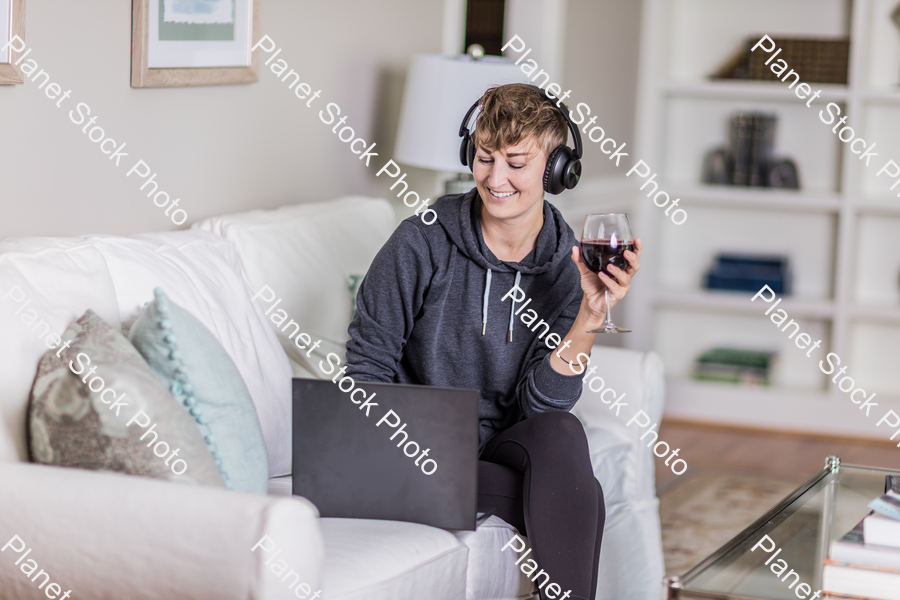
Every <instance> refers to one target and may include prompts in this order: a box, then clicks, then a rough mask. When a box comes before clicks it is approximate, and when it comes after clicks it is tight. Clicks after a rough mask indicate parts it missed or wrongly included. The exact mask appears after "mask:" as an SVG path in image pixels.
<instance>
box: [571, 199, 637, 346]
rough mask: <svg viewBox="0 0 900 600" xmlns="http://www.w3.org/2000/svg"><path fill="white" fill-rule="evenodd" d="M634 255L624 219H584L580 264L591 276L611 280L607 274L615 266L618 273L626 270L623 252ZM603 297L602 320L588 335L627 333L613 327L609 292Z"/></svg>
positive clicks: (609, 215)
mask: <svg viewBox="0 0 900 600" xmlns="http://www.w3.org/2000/svg"><path fill="white" fill-rule="evenodd" d="M626 250H631V251H632V252H633V251H634V236H633V235H632V234H631V223H630V222H629V220H628V215H623V214H617V213H605V214H597V215H588V216H586V217H585V218H584V227H582V229H581V260H583V261H584V264H585V265H587V268H588V269H590V270H591V271H593V272H594V273H599V272H600V271H601V270H602V271H603V272H604V273H606V274H607V275H609V276H610V277H612V278H613V279H615V277H614V276H613V274H612V273H610V272H609V271H608V270H607V267H608V266H609V265H615V266H616V267H619V268H620V269H622V270H627V269H628V261H627V260H625V256H624V254H625V251H626ZM605 293H606V318H605V319H604V321H603V325H602V326H601V327H600V329H592V330H590V331H588V333H628V332H630V331H631V330H630V329H625V328H623V327H617V326H616V325H614V324H613V322H612V318H611V316H610V307H609V289H607V290H606V291H605Z"/></svg>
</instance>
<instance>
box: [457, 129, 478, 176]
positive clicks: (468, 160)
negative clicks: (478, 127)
mask: <svg viewBox="0 0 900 600" xmlns="http://www.w3.org/2000/svg"><path fill="white" fill-rule="evenodd" d="M459 162H461V163H462V164H463V165H464V166H466V167H469V170H470V171H471V170H472V167H473V166H474V165H475V144H473V143H472V138H471V137H470V136H469V134H468V133H466V134H465V135H463V140H462V144H460V145H459Z"/></svg>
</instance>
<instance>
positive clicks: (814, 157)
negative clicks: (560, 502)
mask: <svg viewBox="0 0 900 600" xmlns="http://www.w3.org/2000/svg"><path fill="white" fill-rule="evenodd" d="M896 4H897V0H793V1H792V2H783V1H781V0H731V1H729V2H721V1H720V0H644V7H643V29H642V35H641V64H640V70H639V78H638V107H637V126H636V143H635V149H634V151H635V155H634V158H637V157H639V158H641V159H642V160H644V161H645V162H646V163H648V164H651V165H653V169H654V171H655V172H657V173H659V177H658V179H657V180H658V182H659V185H660V188H661V189H664V190H666V191H667V192H669V193H670V194H671V195H672V196H673V197H679V198H681V199H682V206H684V207H685V210H686V211H687V212H688V220H687V221H686V222H685V224H684V225H682V226H676V225H674V224H673V223H672V222H671V221H670V220H669V219H667V218H666V217H665V215H664V214H663V212H664V211H662V210H660V209H659V208H657V207H655V206H654V205H653V202H652V200H651V199H650V198H647V197H646V196H645V195H644V194H645V193H646V190H645V191H644V192H640V191H637V190H636V191H635V196H634V208H633V213H635V221H636V222H637V223H638V225H639V231H640V234H641V237H642V238H643V240H644V243H645V251H644V254H643V255H642V258H641V263H642V265H643V266H642V272H641V275H640V277H638V278H636V279H635V281H634V282H633V283H632V288H633V292H632V297H631V298H629V300H628V302H627V303H626V305H625V313H626V314H625V315H624V316H623V321H628V322H629V323H631V324H633V325H634V327H633V329H634V331H635V332H634V333H631V334H628V337H626V338H624V339H623V343H624V344H625V345H626V346H627V347H631V348H635V349H641V350H653V351H656V352H658V353H659V354H660V355H661V356H662V358H663V360H664V361H665V364H666V370H667V373H669V375H670V377H669V380H668V387H667V400H666V402H667V407H666V415H667V416H669V417H679V418H689V419H695V420H704V421H714V422H721V423H727V424H734V425H744V426H748V425H749V426H762V427H769V428H778V429H787V430H796V431H810V432H816V433H832V434H844V435H856V436H865V437H872V438H879V437H883V436H882V435H881V432H879V431H878V430H877V429H876V428H875V427H874V425H873V424H872V423H871V422H870V421H866V420H865V418H860V417H859V416H858V415H857V414H856V413H858V412H859V411H858V410H856V406H855V405H853V404H852V403H850V402H849V401H847V399H846V397H845V396H846V394H841V393H840V392H838V391H836V390H835V389H834V386H833V385H832V384H831V383H830V381H828V380H827V379H826V378H825V377H824V376H823V375H822V373H821V371H820V370H819V369H818V362H819V360H821V359H823V358H824V356H825V354H826V353H827V352H835V353H837V354H838V355H839V356H840V357H841V358H842V360H843V363H842V364H849V365H851V369H852V372H853V374H854V377H855V378H856V381H857V382H858V384H859V385H860V386H862V387H863V388H865V389H866V390H867V391H876V392H878V393H879V396H878V397H879V398H883V399H884V400H885V402H886V403H890V402H896V403H897V404H900V369H897V368H896V365H897V364H898V363H900V350H898V349H900V282H898V272H900V198H896V197H894V196H893V195H892V193H891V192H890V191H889V189H888V188H889V187H890V185H891V183H892V182H891V181H889V179H888V178H886V177H881V178H878V177H877V176H876V172H877V170H878V167H876V166H875V164H874V163H873V165H872V166H871V167H868V168H867V167H866V166H865V164H864V163H861V162H860V161H859V160H858V157H857V155H855V154H852V153H851V152H850V151H849V148H848V146H847V145H846V144H844V143H841V142H840V141H839V140H838V139H837V136H836V135H835V134H834V133H832V131H831V127H829V126H826V125H824V124H823V123H822V122H821V120H820V119H819V110H821V109H822V108H823V107H824V105H825V103H827V102H837V103H838V104H840V105H841V109H842V114H847V115H849V117H850V122H849V124H850V125H851V126H852V127H853V128H854V130H855V131H856V132H857V134H858V135H859V136H861V137H862V138H864V139H865V140H867V141H868V142H870V143H871V142H875V143H877V149H876V152H879V158H878V159H876V162H878V161H881V160H882V159H885V160H886V159H887V158H891V157H892V158H894V160H895V161H898V162H900V137H898V136H897V135H895V134H896V132H897V131H898V130H900V85H898V84H900V30H898V28H897V26H896V25H895V24H894V23H893V22H892V21H891V20H890V13H891V12H892V11H893V10H894V8H895V7H896ZM763 33H766V34H769V35H770V36H772V37H777V36H780V37H821V38H832V39H833V38H836V37H849V38H850V64H849V68H848V79H847V81H848V84H847V85H820V84H811V85H812V87H813V89H819V88H822V89H823V90H824V93H823V95H822V96H821V97H820V98H818V99H817V100H816V101H815V103H814V104H813V106H812V108H807V107H806V106H805V105H804V104H805V102H804V101H803V100H801V99H799V98H797V97H796V96H795V95H794V92H793V90H790V89H788V87H787V85H786V84H784V83H778V82H760V81H738V80H710V79H709V78H708V76H709V75H710V74H711V73H713V72H715V71H716V70H717V69H718V68H719V66H720V65H721V64H723V63H724V62H725V61H726V60H727V59H728V57H729V56H730V55H731V54H732V53H733V52H734V51H735V50H736V49H738V48H740V47H741V45H742V44H743V43H744V42H745V40H747V39H749V38H750V37H754V36H755V37H757V39H758V37H759V36H760V35H761V34H763ZM792 66H793V65H792ZM801 81H805V79H804V78H803V74H802V73H801ZM740 110H761V111H765V112H769V113H774V114H776V115H777V117H778V123H777V129H776V139H775V149H774V153H775V154H776V155H777V156H781V157H789V158H791V159H793V160H794V161H795V162H796V163H797V165H798V168H799V171H800V180H801V185H802V186H803V189H802V190H801V191H797V192H792V191H785V190H768V189H752V188H731V187H729V186H708V185H703V184H702V183H701V181H700V180H701V173H702V166H703V160H704V157H705V155H706V153H707V152H709V151H710V150H711V149H713V148H715V147H721V146H723V145H725V143H726V140H727V132H728V119H729V117H730V115H731V114H733V113H735V112H737V111H740ZM881 164H882V163H879V166H880V165H881ZM636 183H637V184H638V185H637V186H635V187H639V185H640V182H636ZM896 191H897V190H895V192H896ZM727 251H732V252H742V253H759V254H783V255H787V256H789V258H790V261H791V266H792V271H793V275H794V292H795V295H793V296H789V297H786V298H785V299H784V300H783V302H782V303H781V304H780V305H779V308H783V309H784V310H785V311H786V312H787V313H788V314H789V315H790V317H791V318H796V319H797V320H798V321H802V324H801V330H802V331H804V332H806V331H808V332H809V334H810V335H811V336H813V339H817V340H818V339H822V340H823V343H822V347H821V348H820V350H818V351H817V352H816V353H815V354H813V356H812V357H807V356H805V353H804V352H803V351H801V350H799V349H797V348H795V347H794V345H793V343H792V341H791V340H789V339H787V336H786V335H785V334H784V333H783V332H781V331H780V330H779V329H778V328H777V327H776V326H775V325H774V324H773V323H772V322H770V320H769V318H768V317H766V316H765V315H764V314H763V313H764V312H765V308H763V307H762V306H758V305H759V302H756V303H751V302H750V297H751V296H752V294H740V293H736V294H734V293H722V292H710V291H707V290H704V289H702V281H703V273H704V272H705V270H706V268H707V267H708V266H709V265H710V264H712V262H713V259H714V257H715V255H716V254H717V253H719V252H727ZM639 325H642V326H639ZM712 347H736V348H748V349H766V348H768V349H771V350H776V351H777V352H778V353H779V361H780V365H779V366H778V368H777V371H778V373H779V375H778V377H779V379H778V380H777V381H775V380H774V379H773V385H772V386H771V387H768V388H762V387H759V388H744V387H740V386H733V385H727V384H713V383H709V382H701V381H695V380H693V379H691V378H690V374H691V370H692V365H693V361H694V359H695V358H696V357H697V356H698V355H699V354H700V353H702V352H703V351H705V350H708V349H709V348H712ZM870 388H871V390H870ZM897 412H900V408H898V411H897Z"/></svg>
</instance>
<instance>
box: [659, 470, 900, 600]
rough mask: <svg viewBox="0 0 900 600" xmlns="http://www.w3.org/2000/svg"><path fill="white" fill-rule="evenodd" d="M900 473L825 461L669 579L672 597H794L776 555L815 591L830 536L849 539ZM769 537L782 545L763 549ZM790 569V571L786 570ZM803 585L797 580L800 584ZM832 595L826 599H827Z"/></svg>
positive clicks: (707, 599)
mask: <svg viewBox="0 0 900 600" xmlns="http://www.w3.org/2000/svg"><path fill="white" fill-rule="evenodd" d="M885 475H900V471H894V470H890V469H879V468H874V467H861V466H856V465H842V464H841V459H840V458H838V457H837V456H829V457H828V458H826V459H825V468H824V469H822V470H821V471H819V472H818V473H817V474H816V475H814V476H813V477H812V478H810V480H809V481H807V482H806V483H804V484H803V485H801V486H800V487H799V488H797V489H796V490H794V492H792V493H791V494H790V495H788V497H787V498H785V499H784V500H782V501H781V502H779V503H778V504H777V505H776V506H775V507H774V508H772V509H771V510H770V511H769V512H767V513H766V514H765V515H763V516H762V517H760V518H759V519H757V520H756V522H755V523H753V524H752V525H750V526H749V527H747V528H746V529H745V530H744V531H742V532H741V533H739V534H738V535H737V536H735V537H734V538H733V539H732V540H731V541H730V542H728V543H727V544H725V545H724V546H722V547H721V548H719V549H718V550H717V551H716V552H714V553H713V554H712V555H710V556H709V557H707V558H706V559H704V560H703V561H702V562H700V564H698V565H697V566H695V567H694V568H692V569H691V570H689V571H688V572H687V573H685V574H684V575H682V576H681V577H667V578H666V580H665V586H666V598H668V599H676V598H678V599H693V598H697V599H701V598H702V599H704V600H712V599H723V600H735V599H738V600H739V599H746V600H750V599H752V600H782V599H783V600H789V599H794V600H797V598H800V597H802V596H800V595H798V594H796V593H795V592H796V591H797V586H794V587H793V589H789V588H788V583H791V582H793V581H795V580H794V577H793V576H791V578H790V579H789V580H788V583H785V582H782V581H781V579H780V578H779V577H778V576H776V575H775V573H774V572H773V571H771V570H770V567H771V565H773V564H776V561H777V560H778V559H783V560H784V561H785V562H787V563H788V566H789V569H793V570H794V571H796V572H797V573H799V575H800V582H805V583H808V584H809V586H810V587H811V588H812V593H810V594H809V596H808V597H809V598H812V597H813V594H814V593H815V592H816V591H818V590H820V589H821V587H822V562H823V561H824V560H825V558H826V557H827V556H828V550H829V548H830V546H831V542H832V540H835V539H838V538H841V537H843V535H844V534H845V533H847V532H848V531H850V530H851V529H852V528H853V527H854V526H855V525H856V524H857V523H859V522H860V521H861V520H862V518H863V517H865V516H866V515H867V514H868V513H869V510H870V509H869V507H868V504H869V502H871V501H872V500H873V499H874V498H877V497H878V496H880V495H882V494H883V493H884V476H885ZM766 535H768V536H769V538H770V539H771V540H773V541H774V542H775V543H776V545H777V548H781V549H782V551H781V552H780V553H779V554H778V555H777V558H775V561H770V565H768V566H767V565H766V564H765V563H766V561H767V560H769V559H770V557H772V556H773V554H774V553H775V550H773V551H771V552H768V553H767V552H764V550H766V549H768V547H770V544H769V543H768V542H766V543H765V544H764V545H763V546H762V547H759V548H757V549H756V550H755V551H752V552H751V548H753V547H754V546H755V545H756V544H757V543H758V542H759V541H760V540H761V539H763V536H766ZM786 572H787V571H785V573H786ZM798 585H799V584H798ZM827 597H828V596H827V595H824V596H820V598H827Z"/></svg>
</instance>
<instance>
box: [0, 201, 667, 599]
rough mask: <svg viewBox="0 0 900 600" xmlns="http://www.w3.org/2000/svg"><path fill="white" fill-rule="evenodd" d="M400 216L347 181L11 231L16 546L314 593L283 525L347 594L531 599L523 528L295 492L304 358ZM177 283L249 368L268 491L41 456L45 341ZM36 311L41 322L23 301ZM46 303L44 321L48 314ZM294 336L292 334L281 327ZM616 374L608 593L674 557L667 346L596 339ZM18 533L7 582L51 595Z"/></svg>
mask: <svg viewBox="0 0 900 600" xmlns="http://www.w3.org/2000/svg"><path fill="white" fill-rule="evenodd" d="M395 225H396V221H395V217H394V213H393V210H392V209H391V207H390V205H389V204H388V203H387V202H386V201H384V200H375V199H367V198H345V199H341V200H337V201H334V202H329V203H322V204H307V205H296V206H288V207H284V208H282V209H279V210H277V211H253V212H250V213H244V214H239V215H231V216H224V217H219V218H214V219H210V220H208V221H207V222H204V223H201V224H199V226H197V227H195V228H194V229H193V230H190V231H182V232H173V233H158V234H146V235H140V236H133V237H131V238H121V237H113V236H81V237H76V238H29V239H11V240H5V241H2V242H0V332H2V334H3V335H2V337H0V547H2V546H3V545H5V544H6V543H7V541H8V540H10V539H12V538H13V536H19V538H20V539H22V540H23V541H24V543H25V544H27V546H28V548H31V549H32V552H31V553H30V555H29V558H32V559H34V560H35V561H36V562H37V563H38V564H39V566H40V567H41V568H42V569H45V570H46V571H47V572H48V573H50V575H51V581H54V582H59V584H60V586H62V589H63V591H65V590H70V589H71V590H72V593H71V598H73V599H77V598H91V599H94V600H102V599H107V598H108V599H113V598H116V599H118V598H128V599H129V600H143V599H148V600H149V599H151V598H152V599H160V598H165V599H167V600H178V599H184V600H203V599H207V598H209V599H210V600H212V599H215V600H231V599H234V600H246V599H266V600H268V599H281V598H296V597H298V596H295V595H294V593H293V592H292V591H290V590H289V589H288V585H287V584H286V583H283V582H282V581H280V580H279V579H277V578H276V577H275V576H274V574H273V573H272V572H271V570H270V569H269V568H268V567H267V566H266V564H265V561H266V560H267V559H268V558H269V556H267V555H266V554H265V553H263V552H261V551H256V552H252V551H251V548H252V547H253V546H254V545H256V544H257V542H259V541H260V539H262V538H263V536H269V539H270V540H271V543H272V544H273V545H274V546H277V548H278V549H279V550H281V552H280V554H279V558H280V559H284V561H285V562H286V563H287V564H288V565H289V566H290V568H292V569H293V570H294V571H295V572H297V573H298V574H299V575H300V581H302V582H304V583H306V584H307V585H308V586H309V587H310V588H311V589H312V590H320V589H321V590H322V595H321V597H322V598H326V599H328V600H357V599H359V600H363V599H365V600H373V599H375V600H382V599H383V600H398V599H410V600H463V599H467V600H482V599H483V600H488V599H497V600H500V599H503V600H507V599H508V600H512V599H517V598H528V597H529V596H531V594H532V587H531V583H530V582H529V581H528V580H527V579H525V577H524V576H523V575H522V574H521V573H519V572H518V570H517V567H516V566H515V565H514V564H513V561H514V559H515V558H514V557H513V555H512V553H510V552H506V553H502V554H501V552H500V548H501V547H502V545H503V544H505V543H506V542H507V541H508V540H509V539H510V538H511V536H512V535H513V534H514V533H515V532H514V530H512V528H511V527H510V526H508V525H507V524H506V523H504V522H503V521H501V520H499V519H497V518H492V519H490V520H489V521H488V522H487V523H485V524H484V525H483V526H482V527H480V528H479V529H478V531H476V532H447V531H444V530H440V529H435V528H432V527H427V526H424V525H417V524H410V523H399V522H392V521H367V520H351V519H320V518H319V517H318V513H317V510H316V508H315V507H314V506H313V505H312V504H311V503H310V502H308V501H306V500H305V499H303V498H299V497H291V496H290V478H289V476H287V475H288V474H289V473H290V377H291V374H292V373H293V374H296V375H304V376H309V375H311V374H313V375H314V374H315V370H314V363H317V362H318V358H319V357H321V356H324V355H325V354H326V353H327V352H331V351H334V352H337V353H338V354H339V355H341V356H343V354H344V353H343V348H342V346H343V342H344V341H345V340H346V329H347V324H348V323H349V319H350V294H349V291H348V289H347V285H346V279H347V276H348V275H350V274H354V273H356V274H363V273H365V270H366V268H367V267H368V264H369V262H370V261H371V258H372V257H373V256H374V253H375V251H377V249H378V248H379V247H380V246H381V244H382V243H383V242H384V241H385V240H386V239H387V236H388V235H390V233H391V231H392V230H393V228H394V227H395ZM157 285H159V286H162V287H163V288H164V289H165V290H166V293H167V294H168V295H169V296H170V297H171V298H172V300H173V301H174V302H176V303H178V304H180V305H181V306H183V307H185V308H186V309H188V310H189V311H191V312H192V313H193V314H194V315H195V316H197V317H198V318H199V319H200V320H201V321H202V322H203V323H204V324H205V325H206V326H207V327H208V328H209V329H210V330H211V331H212V332H213V333H214V334H215V335H216V336H217V338H218V339H219V341H220V342H222V344H223V346H224V347H225V349H226V350H227V351H228V353H229V355H230V356H231V357H232V359H234V361H235V364H236V365H237V366H238V368H239V370H240V371H241V374H242V376H243V377H244V380H245V382H246V383H247V386H248V389H249V390H250V393H251V396H252V398H253V401H254V404H255V405H256V408H257V413H258V415H259V419H260V424H261V426H262V428H263V434H264V438H265V441H266V446H267V451H268V454H269V459H270V460H269V462H270V470H269V475H270V477H271V478H272V479H271V483H270V494H269V495H268V496H254V495H250V494H243V493H237V492H227V491H222V490H217V489H209V488H199V487H190V486H183V485H177V484H172V483H168V482H163V481H158V480H152V479H144V478H138V477H132V476H127V475H121V474H113V473H98V472H92V471H86V470H77V469H63V468H56V467H48V466H43V465H36V464H32V463H29V462H27V460H28V452H27V439H26V410H27V402H28V395H29V390H30V387H31V383H32V379H33V377H34V372H35V369H36V366H37V363H38V360H39V358H40V356H41V355H42V354H43V353H44V352H46V351H47V346H46V345H44V344H45V340H46V339H47V337H48V336H51V335H52V334H56V335H60V334H62V332H63V331H64V330H65V328H66V327H67V326H68V325H69V324H70V323H71V322H72V321H73V320H75V319H77V318H78V317H79V316H80V315H81V314H82V313H83V312H84V311H85V310H86V309H88V308H91V309H93V310H94V311H95V312H96V313H98V314H99V315H100V316H101V317H103V318H104V319H106V320H107V321H108V322H109V323H111V324H121V325H122V327H123V328H127V327H128V325H129V324H130V323H131V322H132V321H133V320H134V318H135V317H136V315H137V313H138V310H139V309H140V306H141V305H142V304H143V303H144V302H145V301H147V300H150V299H151V297H152V296H151V292H152V289H153V288H154V287H156V286H157ZM265 285H268V286H270V288H271V289H272V290H274V291H275V292H276V293H277V294H278V296H279V297H280V298H282V299H283V300H282V302H281V303H280V304H279V307H280V308H284V309H285V311H286V312H287V313H288V314H289V315H290V317H291V318H293V319H296V320H297V321H298V322H300V323H301V331H306V332H308V333H309V334H310V335H311V336H313V338H314V339H323V340H325V343H324V344H323V345H322V347H321V348H319V349H318V350H317V354H318V357H317V356H316V355H315V354H314V355H313V356H312V357H311V358H306V357H305V356H304V355H303V354H301V353H300V352H299V351H298V350H297V349H296V348H295V347H293V346H292V345H291V343H290V342H289V341H287V340H286V338H284V337H283V334H280V333H279V332H277V329H276V327H275V326H274V325H273V324H272V323H271V321H269V320H268V317H267V316H266V315H265V314H264V311H265V310H266V308H267V307H268V306H269V305H268V304H265V305H263V304H262V303H261V300H262V299H261V298H257V299H256V300H253V299H252V297H253V295H254V294H255V292H257V291H259V290H260V289H261V288H262V286H265ZM26 315H29V318H30V317H31V316H34V317H35V320H33V321H29V322H28V323H26V322H25V321H26V320H28V319H25V320H23V318H22V317H24V316H26ZM38 319H39V320H40V322H38ZM279 336H281V337H279ZM592 364H598V365H600V369H599V370H598V374H601V375H602V376H603V377H604V379H605V381H606V384H607V386H608V387H612V388H613V389H615V390H616V391H617V392H618V394H619V395H621V394H622V393H625V394H626V395H627V398H628V408H627V409H626V410H625V411H624V412H623V415H621V416H620V417H616V416H615V415H614V414H612V413H611V412H610V410H609V409H608V405H607V404H604V403H603V402H601V400H600V398H599V395H600V394H599V393H598V392H592V391H589V390H588V389H587V388H585V392H584V394H583V396H582V399H581V400H580V401H579V402H578V404H577V406H576V408H575V410H574V412H575V413H576V414H577V415H578V416H579V418H580V419H581V420H582V422H583V423H584V425H585V428H586V432H587V436H588V440H589V443H590V448H591V456H592V462H593V465H594V472H595V474H596V476H597V478H598V479H599V481H600V482H601V484H602V485H603V490H604V493H605V499H606V507H607V518H606V531H605V534H604V540H603V551H602V554H601V560H600V583H599V586H598V588H599V589H598V594H597V598H598V599H604V600H606V599H608V600H613V599H615V600H650V599H651V598H653V599H655V598H657V597H658V595H659V590H660V582H661V579H662V576H663V565H662V551H661V546H660V533H659V519H658V513H657V499H656V495H655V491H654V481H653V469H654V462H653V461H654V458H653V456H652V454H651V453H650V450H649V449H648V448H646V447H644V446H643V445H639V444H640V442H639V440H638V436H639V434H640V433H641V431H642V430H640V429H638V428H637V427H635V426H633V425H632V427H627V426H626V425H625V423H626V420H627V418H629V417H630V416H631V415H632V414H634V412H636V411H637V410H638V409H639V408H640V409H642V410H644V411H645V412H646V413H647V414H649V415H650V417H651V419H652V420H653V421H654V422H658V421H659V419H660V418H661V414H662V404H663V383H662V382H663V378H662V364H661V361H660V360H659V358H658V357H657V356H656V355H654V354H641V353H637V352H630V351H624V350H616V349H608V348H603V347H599V346H598V347H596V348H594V352H593V356H592ZM12 550H13V549H12V548H10V549H7V550H6V551H4V552H0V597H2V598H3V600H7V599H10V600H12V599H16V600H18V599H23V600H24V599H31V598H34V599H37V598H43V597H46V596H45V594H44V591H43V590H40V589H38V587H37V584H35V583H31V582H30V581H29V580H28V579H27V578H26V576H25V575H24V573H22V572H20V571H19V567H17V566H15V565H14V562H15V560H16V559H17V558H18V557H19V555H17V554H14V553H13V552H12Z"/></svg>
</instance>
